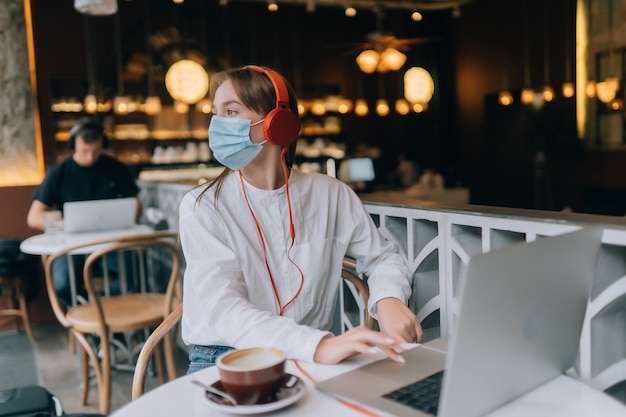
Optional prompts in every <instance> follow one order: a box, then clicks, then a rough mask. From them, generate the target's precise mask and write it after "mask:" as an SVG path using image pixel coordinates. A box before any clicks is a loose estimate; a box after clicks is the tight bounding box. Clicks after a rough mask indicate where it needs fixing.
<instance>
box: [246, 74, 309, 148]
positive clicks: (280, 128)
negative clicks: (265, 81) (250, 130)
mask: <svg viewBox="0 0 626 417" xmlns="http://www.w3.org/2000/svg"><path fill="white" fill-rule="evenodd" d="M243 68H244V69H250V70H252V71H256V72H260V73H263V74H265V75H267V77H268V78H269V79H270V81H271V82H272V84H273V85H274V90H275V91H276V108H274V109H273V110H272V111H270V112H269V113H268V114H267V116H265V120H264V121H263V133H264V134H265V137H266V138H267V140H268V142H270V143H273V144H274V145H279V146H282V147H283V148H284V147H287V146H289V145H291V144H292V143H294V142H295V141H296V139H297V138H298V133H300V117H298V115H297V114H296V113H294V112H293V111H291V108H290V107H289V93H288V92H287V86H286V85H285V81H284V80H283V78H282V77H281V76H280V74H279V73H277V72H276V71H272V70H266V69H264V68H261V67H259V66H256V65H247V66H245V67H243Z"/></svg>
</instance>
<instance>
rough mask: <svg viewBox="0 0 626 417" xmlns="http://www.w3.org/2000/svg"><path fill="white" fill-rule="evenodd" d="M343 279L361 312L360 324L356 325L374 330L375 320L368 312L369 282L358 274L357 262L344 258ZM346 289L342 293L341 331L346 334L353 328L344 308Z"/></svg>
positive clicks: (343, 283)
mask: <svg viewBox="0 0 626 417" xmlns="http://www.w3.org/2000/svg"><path fill="white" fill-rule="evenodd" d="M341 277H342V278H343V279H344V282H342V285H346V286H347V288H348V290H349V291H350V294H351V297H352V298H353V299H354V301H355V303H356V306H357V309H358V310H359V311H358V313H359V316H360V317H359V322H358V323H356V324H360V325H363V326H365V327H367V328H369V329H373V328H374V326H375V320H374V318H373V317H372V316H370V314H369V311H368V310H367V303H368V301H369V296H370V291H369V287H368V286H367V282H366V281H365V280H363V279H362V278H361V277H360V276H359V274H358V273H357V272H356V260H354V259H352V258H349V257H345V258H343V267H342V270H341ZM344 292H345V291H344V287H342V291H340V297H341V299H340V304H341V314H342V317H341V331H342V332H344V331H346V330H348V329H349V328H350V327H352V326H353V324H351V320H350V319H349V318H348V317H346V314H345V306H344Z"/></svg>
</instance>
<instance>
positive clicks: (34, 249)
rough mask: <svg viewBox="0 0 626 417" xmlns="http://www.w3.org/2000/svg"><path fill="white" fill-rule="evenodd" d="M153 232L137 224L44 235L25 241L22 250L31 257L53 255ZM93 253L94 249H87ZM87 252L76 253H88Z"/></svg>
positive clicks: (145, 226)
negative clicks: (84, 231)
mask: <svg viewBox="0 0 626 417" xmlns="http://www.w3.org/2000/svg"><path fill="white" fill-rule="evenodd" d="M151 232H153V230H152V228H151V227H150V226H147V225H144V224H136V225H134V226H133V227H131V228H129V229H120V230H102V231H97V232H86V233H65V232H60V233H53V234H46V233H42V234H39V235H35V236H31V237H29V238H28V239H26V240H24V241H23V242H22V244H21V245H20V249H21V251H22V252H24V253H28V254H31V255H43V256H46V255H52V254H53V253H55V252H57V251H59V250H61V249H64V248H66V247H68V246H74V245H79V244H81V243H87V242H91V241H95V240H100V239H106V238H113V237H126V236H132V235H136V234H142V233H151ZM87 250H88V251H92V250H93V249H87ZM87 250H84V251H83V252H76V253H83V254H84V253H87Z"/></svg>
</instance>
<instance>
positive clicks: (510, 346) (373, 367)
mask: <svg viewBox="0 0 626 417" xmlns="http://www.w3.org/2000/svg"><path fill="white" fill-rule="evenodd" d="M601 238H602V228H596V227H594V228H588V229H581V230H579V231H575V232H571V233H567V234H564V235H560V236H556V237H545V238H544V237H540V238H538V239H537V240H536V241H534V242H532V243H518V244H513V245H510V246H508V247H504V248H501V249H496V250H493V251H491V252H489V253H485V254H479V255H475V256H473V257H471V258H470V262H469V263H468V265H467V267H466V268H465V269H464V270H463V271H462V275H461V277H462V279H461V281H460V285H461V288H460V290H461V293H460V294H461V296H460V305H459V307H460V308H459V315H458V320H457V323H456V331H455V333H453V334H452V335H451V338H450V344H449V349H448V347H447V346H446V343H445V341H444V340H443V339H435V340H433V341H431V342H429V343H425V344H422V345H418V346H417V347H414V348H412V349H409V350H407V351H406V352H404V353H403V356H404V358H405V359H406V363H405V364H398V363H396V362H393V361H392V360H391V359H388V358H386V359H382V360H380V361H376V362H373V363H371V364H368V365H365V366H363V367H361V368H358V369H355V370H353V371H350V372H347V373H344V374H342V375H339V376H336V377H333V378H330V379H327V380H325V381H321V382H318V383H317V384H316V388H317V389H319V390H321V391H323V392H326V393H329V394H331V395H333V396H337V397H341V398H343V399H347V400H349V401H353V402H355V403H358V404H361V405H365V406H366V407H369V408H373V409H377V410H379V411H381V412H384V413H385V414H389V415H394V416H402V417H403V416H432V415H436V416H442V417H460V416H462V417H473V416H483V415H485V414H486V413H488V412H490V411H493V410H495V409H497V408H498V407H500V406H502V405H504V404H506V403H508V402H510V401H512V400H513V399H515V398H517V397H519V396H521V395H523V394H524V393H526V392H528V391H530V390H532V389H534V388H536V387H538V386H540V385H542V384H543V383H545V382H547V381H549V380H551V379H553V378H555V377H557V376H559V375H561V374H563V373H564V372H565V371H566V370H568V369H569V368H570V367H571V366H572V364H573V363H574V361H575V359H576V356H577V353H578V347H579V343H580V333H581V330H582V325H583V319H584V316H585V310H586V307H587V302H588V299H589V296H590V292H591V286H592V281H593V276H594V271H595V265H596V260H597V256H598V252H599V248H600V244H601ZM429 384H430V385H431V388H430V390H431V394H430V395H432V396H433V397H435V400H437V399H438V403H437V402H436V401H435V404H434V405H432V404H431V405H430V406H428V405H426V406H423V405H419V404H412V405H407V404H405V403H406V402H410V401H409V399H410V398H411V397H412V396H414V397H417V399H418V400H419V399H425V398H427V397H428V394H418V390H419V389H420V388H421V387H422V386H424V385H429ZM403 387H404V388H403Z"/></svg>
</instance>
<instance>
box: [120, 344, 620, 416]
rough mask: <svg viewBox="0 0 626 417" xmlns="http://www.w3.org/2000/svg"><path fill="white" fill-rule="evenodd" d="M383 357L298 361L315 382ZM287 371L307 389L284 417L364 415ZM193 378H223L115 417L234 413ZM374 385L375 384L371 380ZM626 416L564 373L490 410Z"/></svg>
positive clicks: (210, 372)
mask: <svg viewBox="0 0 626 417" xmlns="http://www.w3.org/2000/svg"><path fill="white" fill-rule="evenodd" d="M380 358H382V356H381V355H380V354H377V355H372V356H369V355H368V356H365V355H360V356H357V357H355V358H352V359H350V360H348V361H345V362H343V363H341V364H338V365H320V364H312V363H302V362H300V363H299V364H300V366H301V367H302V368H303V369H304V370H305V371H306V372H307V373H308V374H309V375H311V376H312V377H313V378H314V379H315V380H323V379H326V378H330V377H333V376H335V375H338V374H340V373H343V372H347V371H350V370H352V369H354V368H356V367H358V366H362V365H365V364H366V363H369V362H372V361H374V360H377V359H380ZM286 370H287V372H288V373H290V374H293V375H296V376H298V377H299V378H301V379H302V380H303V381H304V383H305V384H306V392H305V394H304V396H303V397H302V398H301V399H300V400H299V401H298V402H296V403H295V404H293V405H290V406H288V407H286V408H284V409H282V410H280V411H276V412H274V413H273V414H275V415H280V416H284V417H291V416H293V417H306V416H311V417H320V416H342V417H363V416H365V414H363V413H361V412H359V411H356V410H353V409H351V408H350V407H348V406H346V405H344V404H342V403H340V402H339V401H337V400H336V399H335V398H333V397H331V396H329V395H326V394H324V393H322V392H320V391H317V390H316V389H315V387H314V384H313V382H311V381H309V380H308V379H307V378H306V377H305V376H304V375H303V374H302V373H301V372H299V371H298V369H297V367H296V366H295V365H294V363H293V361H288V362H287V367H286ZM193 379H197V380H199V381H201V382H203V383H205V384H212V383H213V382H215V381H217V380H218V379H219V376H218V371H217V368H216V367H211V368H208V369H205V370H203V371H199V372H197V373H195V374H192V375H185V376H182V377H180V378H178V379H176V380H174V381H171V382H168V383H166V384H164V385H161V386H159V387H156V388H154V389H153V390H151V391H149V392H147V393H145V394H144V395H143V396H141V397H139V398H138V399H137V400H135V401H132V402H130V403H129V404H127V405H125V406H124V407H122V408H120V409H119V410H117V411H116V412H114V413H113V414H111V417H136V416H163V417H166V416H167V417H170V416H189V417H192V416H198V417H200V416H211V417H214V416H232V415H233V414H225V413H221V412H219V411H216V410H215V409H213V408H211V407H210V406H209V405H207V404H206V402H205V401H206V400H204V398H203V395H204V391H203V389H202V388H200V387H198V386H196V385H194V384H192V382H191V381H192V380H193ZM372 383H376V382H375V381H372ZM264 415H268V414H264ZM270 415H271V414H270ZM380 415H381V416H384V415H385V414H380ZM625 415H626V406H624V405H623V404H621V403H620V402H618V401H617V400H615V399H614V398H612V397H610V396H608V395H606V394H604V393H602V392H600V391H597V390H595V389H593V388H591V387H589V386H587V385H585V384H583V383H582V382H579V381H577V380H575V379H573V378H571V377H569V376H565V375H563V376H559V377H557V378H555V379H553V380H552V381H550V382H548V383H546V384H544V385H542V386H541V387H539V388H537V389H535V390H534V391H531V392H530V393H528V394H526V395H524V396H522V397H520V398H519V399H517V400H515V401H514V402H512V403H510V404H508V405H506V406H503V407H502V408H500V409H498V410H496V411H495V412H492V413H490V414H489V415H488V417H522V416H523V417H528V416H533V417H582V416H587V417H592V416H593V417H597V416H602V417H610V416H620V417H623V416H625Z"/></svg>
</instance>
